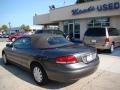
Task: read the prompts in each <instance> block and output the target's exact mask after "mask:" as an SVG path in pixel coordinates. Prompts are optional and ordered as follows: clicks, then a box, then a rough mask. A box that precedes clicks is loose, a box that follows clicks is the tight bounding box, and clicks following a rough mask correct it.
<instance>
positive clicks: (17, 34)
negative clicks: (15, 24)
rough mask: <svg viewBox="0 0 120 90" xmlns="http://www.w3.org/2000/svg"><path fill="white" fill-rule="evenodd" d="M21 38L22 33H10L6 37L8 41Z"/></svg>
mask: <svg viewBox="0 0 120 90" xmlns="http://www.w3.org/2000/svg"><path fill="white" fill-rule="evenodd" d="M22 36H23V33H21V32H17V33H12V34H10V35H9V36H8V39H9V40H10V41H15V40H16V39H17V38H19V37H22Z"/></svg>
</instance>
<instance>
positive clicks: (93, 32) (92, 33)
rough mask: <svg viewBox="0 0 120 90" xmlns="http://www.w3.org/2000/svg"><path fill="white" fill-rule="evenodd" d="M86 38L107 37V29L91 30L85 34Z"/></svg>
mask: <svg viewBox="0 0 120 90" xmlns="http://www.w3.org/2000/svg"><path fill="white" fill-rule="evenodd" d="M85 36H93V37H97V36H98V37H99V36H105V28H89V29H88V30H87V31H86V32H85Z"/></svg>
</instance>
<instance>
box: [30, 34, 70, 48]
mask: <svg viewBox="0 0 120 90" xmlns="http://www.w3.org/2000/svg"><path fill="white" fill-rule="evenodd" d="M30 37H31V39H32V47H33V48H41V49H45V48H54V47H60V46H63V45H64V44H60V45H59V44H57V45H50V44H49V43H48V39H49V38H52V37H63V36H62V35H54V34H33V35H31V36H30ZM63 38H64V37H63ZM69 43H71V42H69ZM69 43H68V44H69Z"/></svg>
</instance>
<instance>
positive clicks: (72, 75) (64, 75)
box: [47, 58, 99, 82]
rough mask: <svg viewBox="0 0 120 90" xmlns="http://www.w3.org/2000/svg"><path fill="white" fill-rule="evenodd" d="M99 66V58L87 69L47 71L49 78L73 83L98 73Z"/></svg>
mask: <svg viewBox="0 0 120 90" xmlns="http://www.w3.org/2000/svg"><path fill="white" fill-rule="evenodd" d="M98 65H99V58H98V59H97V60H95V61H93V62H91V63H90V64H89V65H88V66H87V67H83V68H79V69H73V70H63V69H60V68H58V69H57V68H55V70H50V69H49V70H47V74H48V78H49V79H51V80H55V81H59V82H72V81H77V80H79V78H81V77H84V76H87V75H89V74H92V73H93V72H95V71H96V69H97V68H98Z"/></svg>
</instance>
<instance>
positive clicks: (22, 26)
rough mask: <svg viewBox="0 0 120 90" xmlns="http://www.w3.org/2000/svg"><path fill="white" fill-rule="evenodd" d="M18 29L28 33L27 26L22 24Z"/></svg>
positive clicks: (28, 27)
mask: <svg viewBox="0 0 120 90" xmlns="http://www.w3.org/2000/svg"><path fill="white" fill-rule="evenodd" d="M20 29H22V30H24V31H25V32H27V31H30V26H29V25H24V24H22V25H21V26H20Z"/></svg>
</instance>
